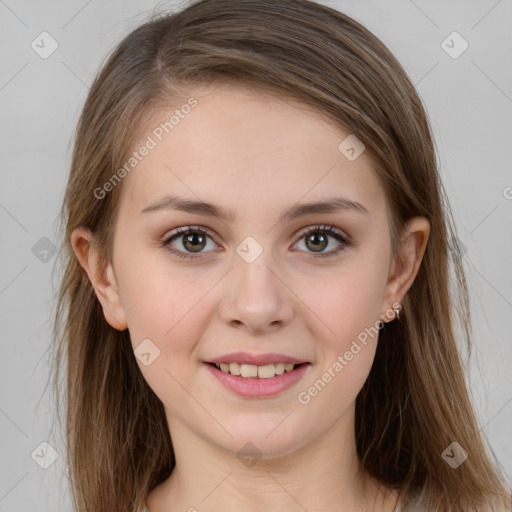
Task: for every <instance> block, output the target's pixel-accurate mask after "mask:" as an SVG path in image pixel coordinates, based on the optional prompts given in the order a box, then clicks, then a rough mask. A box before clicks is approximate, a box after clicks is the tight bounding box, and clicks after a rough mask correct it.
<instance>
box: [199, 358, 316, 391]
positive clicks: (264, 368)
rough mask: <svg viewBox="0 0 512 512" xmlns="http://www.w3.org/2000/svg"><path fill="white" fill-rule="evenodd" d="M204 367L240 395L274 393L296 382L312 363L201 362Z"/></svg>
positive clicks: (224, 386)
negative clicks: (252, 363)
mask: <svg viewBox="0 0 512 512" xmlns="http://www.w3.org/2000/svg"><path fill="white" fill-rule="evenodd" d="M203 365H204V367H205V368H206V369H207V370H208V373H210V374H211V375H212V376H213V377H214V378H215V380H214V382H215V381H216V382H219V383H220V384H221V385H222V387H223V388H224V389H227V390H229V391H230V392H232V393H234V394H235V395H238V396H241V397H243V398H250V399H257V398H259V399H262V398H272V397H275V396H277V395H279V394H281V393H282V392H284V391H285V390H287V389H291V388H292V387H293V386H294V385H296V384H297V383H298V382H299V381H300V380H301V379H302V378H304V375H305V374H306V373H307V372H308V368H309V367H310V366H312V365H311V363H297V364H294V363H274V364H266V365H261V366H257V365H251V364H243V363H242V364H239V363H213V362H204V363H203Z"/></svg>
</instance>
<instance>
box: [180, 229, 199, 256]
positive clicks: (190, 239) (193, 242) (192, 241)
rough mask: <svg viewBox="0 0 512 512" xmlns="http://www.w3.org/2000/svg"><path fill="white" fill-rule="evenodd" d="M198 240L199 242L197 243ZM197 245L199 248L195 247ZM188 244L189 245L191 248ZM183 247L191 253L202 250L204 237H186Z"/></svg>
mask: <svg viewBox="0 0 512 512" xmlns="http://www.w3.org/2000/svg"><path fill="white" fill-rule="evenodd" d="M198 239H199V240H200V241H199V242H198ZM198 243H199V247H197V244H198ZM189 244H191V246H190V245H189ZM201 244H202V245H201ZM183 245H184V246H185V247H186V248H187V250H189V251H191V252H198V251H200V250H201V249H203V248H204V236H203V235H202V234H201V233H191V234H189V235H186V236H185V240H184V242H183Z"/></svg>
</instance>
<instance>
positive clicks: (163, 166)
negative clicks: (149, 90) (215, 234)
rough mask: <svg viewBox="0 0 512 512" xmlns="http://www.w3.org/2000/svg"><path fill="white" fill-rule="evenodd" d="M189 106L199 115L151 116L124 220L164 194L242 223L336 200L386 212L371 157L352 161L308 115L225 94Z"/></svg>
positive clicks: (285, 104)
mask: <svg viewBox="0 0 512 512" xmlns="http://www.w3.org/2000/svg"><path fill="white" fill-rule="evenodd" d="M188 98H193V99H194V100H195V102H196V103H195V104H194V102H193V101H192V102H191V101H188V102H187V100H188ZM187 104H188V105H195V106H193V107H192V108H190V107H188V108H185V107H183V108H181V109H180V106H179V105H178V106H176V103H174V104H173V107H172V108H169V109H161V110H159V111H158V112H157V113H155V114H154V115H153V116H152V117H151V119H150V120H149V122H148V123H147V124H146V125H145V128H144V130H143V131H142V132H141V134H140V136H139V137H138V140H137V142H136V143H135V144H134V147H133V149H132V150H133V151H138V150H139V149H140V148H141V147H143V146H144V145H146V146H147V147H151V149H150V150H149V151H144V153H146V155H145V156H144V157H140V155H139V157H140V161H137V164H136V166H135V167H134V168H133V170H132V171H131V172H130V173H129V174H128V176H127V177H126V178H125V180H124V183H123V192H122V194H121V204H120V210H122V211H123V212H124V213H125V214H129V215H137V214H138V213H139V212H140V211H141V210H142V209H143V208H144V207H145V206H146V205H147V204H148V203H149V202H153V201H155V200H158V199H160V198H162V197H163V196H165V195H166V194H179V195H182V196H186V197H189V198H192V199H198V198H200V199H203V200H207V201H211V202H214V203H218V204H222V205H223V206H224V207H225V208H226V209H228V210H233V211H236V212H237V216H240V217H243V216H244V215H253V214H254V213H255V212H256V209H259V210H261V209H262V208H274V207H276V208H280V207H284V206H289V205H291V204H295V203H297V202H299V201H300V202H311V201H314V200H318V199H323V198H326V197H328V196H333V195H334V192H337V193H340V194H343V195H344V196H346V197H349V198H350V199H352V200H354V201H358V202H361V203H363V204H365V205H366V206H367V207H368V208H370V207H371V208H372V209H374V210H377V211H378V212H379V213H382V211H383V209H385V199H384V191H383V190H382V188H381V185H380V182H379V180H378V177H377V175H376V173H375V171H374V169H373V168H372V167H371V161H370V159H369V156H368V155H367V154H365V152H363V153H361V155H360V156H359V157H358V158H356V159H355V160H352V161H351V160H349V159H348V158H347V156H346V154H345V153H343V152H342V151H340V148H339V146H340V143H342V142H343V141H344V140H345V139H346V138H347V137H348V136H349V135H350V134H349V133H347V132H345V131H343V130H342V129H341V128H339V127H336V126H334V125H333V124H332V123H331V122H330V121H329V120H327V119H326V118H325V116H323V115H322V114H320V113H318V112H316V111H315V110H314V109H312V108H311V107H308V106H306V105H303V104H300V103H298V102H296V101H294V100H292V99H288V98H283V97H277V96H275V95H272V94H270V93H268V92H258V91H254V90H253V89H250V88H246V87H241V86H235V85H227V84H223V85H215V86H210V87H206V88H205V87H202V88H197V89H192V90H191V92H190V96H188V97H187V96H185V97H184V100H183V105H187ZM177 111H178V112H177ZM348 140H349V141H351V140H352V139H348ZM345 146H346V144H345ZM345 146H343V145H342V148H343V147H345ZM251 206H252V207H251Z"/></svg>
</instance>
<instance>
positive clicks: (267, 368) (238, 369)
mask: <svg viewBox="0 0 512 512" xmlns="http://www.w3.org/2000/svg"><path fill="white" fill-rule="evenodd" d="M215 366H216V367H217V368H219V369H220V370H222V371H223V372H224V373H231V374H232V375H240V376H242V377H259V378H260V379H270V378H271V377H275V376H276V375H281V374H283V373H284V372H291V371H292V370H293V368H294V366H295V365H294V364H291V363H276V364H266V365H263V366H255V365H252V364H239V363H220V364H215Z"/></svg>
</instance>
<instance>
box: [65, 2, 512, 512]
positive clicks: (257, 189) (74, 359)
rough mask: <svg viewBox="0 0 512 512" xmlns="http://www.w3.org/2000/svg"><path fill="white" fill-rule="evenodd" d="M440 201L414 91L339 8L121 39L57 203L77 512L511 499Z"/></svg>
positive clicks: (229, 10)
mask: <svg viewBox="0 0 512 512" xmlns="http://www.w3.org/2000/svg"><path fill="white" fill-rule="evenodd" d="M448 205H449V203H448V201H447V199H446V197H445V195H444V192H443V187H442V183H441V180H440V176H439V172H438V168H437V163H436V154H435V150H434V144H433V139H432V135H431V131H430V128H429V124H428V121H427V118H426V114H425V111H424V108H423V106H422V103H421V100H420V99H419V97H418V95H417V93H416V91H415V89H414V87H413V85H412V84H411V82H410V80H409V78H408V77H407V75H406V73H405V72H404V70H403V69H402V67H401V66H400V64H399V63H398V62H397V60H396V59H395V58H394V57H393V56H392V55H391V53H390V52H389V50H388V49H386V47H385V46H384V45H383V44H382V43H381V42H380V41H379V40H378V39H377V38H376V37H375V36H374V35H372V34H371V33H370V32H369V31H368V30H367V29H365V28H364V27H362V26H361V25H360V24H359V23H357V22H355V21H354V20H352V19H351V18H349V17H348V16H346V15H344V14H342V13H340V12H338V11H336V10H333V9H331V8H329V7H326V6H322V5H319V4H316V3H313V2H311V1H307V0H293V1H291V0H277V1H249V0H237V1H232V0H200V1H196V2H194V3H191V4H190V5H188V6H187V7H186V8H184V9H183V10H181V11H179V12H176V13H173V14H167V15H163V16H159V17H156V18H154V19H152V20H151V21H150V22H148V23H146V24H144V25H142V26H140V27H139V28H137V29H136V30H134V31H133V32H132V33H131V34H129V35H128V36H127V37H126V38H125V39H124V40H123V41H122V42H121V43H120V45H119V46H118V48H117V49H116V50H115V51H114V53H113V54H112V55H111V56H110V58H109V59H108V61H107V62H106V64H105V65H104V66H103V69H102V70H101V72H100V73H99V75H98V77H97V78H96V80H95V82H94V84H93V86H92V87H91V90H90V93H89V96H88V98H87V101H86V104H85V106H84V109H83V113H82V116H81V119H80V122H79V126H78V129H77V135H76V143H75V149H74V154H73V161H72V166H71V172H70V176H69V182H68V186H67V191H66V198H65V202H64V205H63V211H62V219H63V223H64V231H65V233H64V240H63V243H64V247H65V258H66V261H65V263H66V267H65V271H64V274H63V279H62V285H61V291H60V297H59V303H58V309H57V313H56V355H55V357H56V369H57V372H56V374H57V375H58V373H59V371H60V370H62V366H63V365H64V364H66V368H65V370H66V372H67V389H66V390H65V394H66V398H67V402H66V407H67V412H66V414H67V418H66V419H67V421H66V426H67V441H68V464H69V468H70V481H71V486H72V492H73V497H74V504H75V507H76V510H77V511H78V512H89V511H91V512H92V511H94V512H104V511H105V512H107V511H108V512H113V511H119V512H121V511H122V512H126V511H138V512H140V511H141V510H144V509H145V510H147V511H148V512H163V511H166V512H169V511H172V512H176V511H200V512H209V511H220V510H223V511H225V510H246V511H250V512H257V511H258V512H259V511H267V510H285V511H290V512H291V511H304V510H306V511H311V512H312V511H314V510H322V511H324V512H325V511H333V512H334V511H336V512H349V511H350V512H356V511H357V512H368V511H379V512H393V511H400V512H406V511H429V512H430V511H432V512H434V511H439V512H445V511H460V512H462V511H464V512H469V511H491V510H492V511H498V510H505V507H507V506H508V507H510V499H509V498H508V496H507V490H506V487H505V481H504V478H503V476H502V475H501V474H500V471H499V470H498V466H497V464H496V463H495V461H493V460H492V459H491V457H490V455H489V453H488V448H487V446H486V441H485V439H484V438H483V434H482V432H480V430H479V426H478V424H477V421H476V419H475V413H474V411H473V408H472V405H471V402H470V400H469V396H468V390H467V388H466V384H465V378H464V370H463V366H462V364H461V359H460V356H459V349H460V347H462V343H469V342H470V338H471V329H470V318H469V307H468V292H467V287H466V281H465V277H464V270H463V267H462V263H461V259H460V253H459V251H458V247H457V244H455V243H453V240H455V239H456V235H455V228H454V224H453V219H452V217H451V214H450V210H449V206H448ZM451 278H453V279H451ZM451 281H453V283H454V286H453V287H450V282H451ZM455 314H457V316H456V315H455ZM457 319H458V320H460V321H461V324H460V325H461V326H462V328H463V329H462V332H463V335H464V336H463V338H462V339H460V337H459V336H455V331H456V329H455V325H456V320H457Z"/></svg>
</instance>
